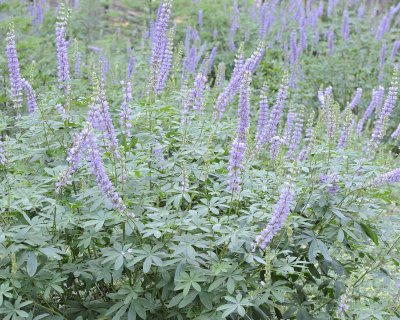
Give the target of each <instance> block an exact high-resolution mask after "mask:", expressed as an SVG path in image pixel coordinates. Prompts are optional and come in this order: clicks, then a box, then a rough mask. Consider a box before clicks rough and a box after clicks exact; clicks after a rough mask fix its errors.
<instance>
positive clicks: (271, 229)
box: [255, 183, 294, 250]
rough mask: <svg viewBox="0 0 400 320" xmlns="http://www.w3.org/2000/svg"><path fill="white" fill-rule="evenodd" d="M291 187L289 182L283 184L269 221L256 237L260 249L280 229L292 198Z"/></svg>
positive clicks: (287, 214) (292, 191) (264, 246)
mask: <svg viewBox="0 0 400 320" xmlns="http://www.w3.org/2000/svg"><path fill="white" fill-rule="evenodd" d="M293 188H294V187H293V185H292V184H291V183H286V184H285V185H284V187H283V190H282V192H281V195H280V197H279V201H278V203H277V204H276V208H275V211H274V214H273V216H272V218H271V221H270V222H269V223H268V224H267V225H266V227H265V229H264V230H262V231H261V234H260V235H259V236H258V237H257V238H256V241H255V242H256V245H257V246H259V247H260V248H261V249H262V250H265V248H266V247H267V245H268V244H269V243H270V242H271V241H272V238H273V237H274V236H275V235H276V234H277V233H278V232H279V230H281V229H282V227H283V225H284V223H285V221H286V219H287V217H288V216H289V213H290V206H291V204H292V202H293V200H294V190H293Z"/></svg>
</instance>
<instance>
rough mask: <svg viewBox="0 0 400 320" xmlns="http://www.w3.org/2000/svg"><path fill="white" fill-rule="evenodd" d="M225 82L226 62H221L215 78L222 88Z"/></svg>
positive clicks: (218, 85)
mask: <svg viewBox="0 0 400 320" xmlns="http://www.w3.org/2000/svg"><path fill="white" fill-rule="evenodd" d="M224 82H225V63H223V62H220V63H219V64H218V68H217V76H216V78H215V86H216V87H217V88H221V87H222V86H223V84H224Z"/></svg>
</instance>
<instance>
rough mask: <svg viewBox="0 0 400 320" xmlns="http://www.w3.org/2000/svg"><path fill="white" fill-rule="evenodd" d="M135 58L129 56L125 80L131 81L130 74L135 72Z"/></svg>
mask: <svg viewBox="0 0 400 320" xmlns="http://www.w3.org/2000/svg"><path fill="white" fill-rule="evenodd" d="M135 63H136V61H135V57H134V56H129V61H128V71H127V79H128V80H131V78H132V74H133V72H134V71H135Z"/></svg>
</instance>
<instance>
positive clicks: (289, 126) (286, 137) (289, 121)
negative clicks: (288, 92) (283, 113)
mask: <svg viewBox="0 0 400 320" xmlns="http://www.w3.org/2000/svg"><path fill="white" fill-rule="evenodd" d="M295 119H296V113H294V112H291V111H289V113H288V114H287V118H286V127H285V131H284V133H283V141H284V143H285V144H286V145H289V142H290V138H291V136H292V131H293V123H294V121H295Z"/></svg>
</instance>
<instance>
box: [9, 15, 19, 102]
mask: <svg viewBox="0 0 400 320" xmlns="http://www.w3.org/2000/svg"><path fill="white" fill-rule="evenodd" d="M6 56H7V61H8V71H9V74H10V85H11V94H12V100H13V102H14V107H15V108H19V107H21V106H22V80H21V73H20V67H19V62H18V56H17V47H16V45H15V32H14V23H13V21H12V20H11V22H10V26H9V29H8V32H7V37H6Z"/></svg>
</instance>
